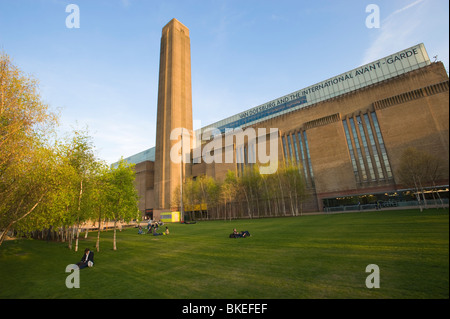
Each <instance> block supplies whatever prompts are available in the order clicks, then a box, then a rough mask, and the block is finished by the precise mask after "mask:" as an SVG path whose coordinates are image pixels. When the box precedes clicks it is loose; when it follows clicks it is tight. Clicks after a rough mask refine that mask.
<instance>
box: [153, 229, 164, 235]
mask: <svg viewBox="0 0 450 319" xmlns="http://www.w3.org/2000/svg"><path fill="white" fill-rule="evenodd" d="M162 234H163V233H157V232H156V229H155V228H153V236H161V235H162Z"/></svg>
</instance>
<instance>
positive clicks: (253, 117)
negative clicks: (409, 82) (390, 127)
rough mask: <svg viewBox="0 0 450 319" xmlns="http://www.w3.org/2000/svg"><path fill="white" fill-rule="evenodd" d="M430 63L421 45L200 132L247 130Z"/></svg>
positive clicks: (220, 122) (252, 109) (207, 127)
mask: <svg viewBox="0 0 450 319" xmlns="http://www.w3.org/2000/svg"><path fill="white" fill-rule="evenodd" d="M430 63H431V62H430V59H429V57H428V54H427V51H426V50H425V46H424V45H423V43H420V44H418V45H415V46H413V47H411V48H408V49H405V50H402V51H400V52H397V53H394V54H392V55H389V56H387V57H385V58H382V59H380V60H377V61H375V62H372V63H368V64H365V65H363V66H360V67H358V68H355V69H353V70H351V71H348V72H345V73H343V74H340V75H338V76H335V77H333V78H331V79H328V80H325V81H322V82H320V83H317V84H314V85H311V86H309V87H307V88H305V89H301V90H298V91H296V92H294V93H291V94H288V95H285V96H283V97H280V98H278V99H276V100H273V101H270V102H267V103H264V104H262V105H259V106H256V107H254V108H251V109H249V110H247V111H244V112H241V113H239V114H237V115H234V116H231V117H229V118H226V119H224V120H222V121H219V122H217V123H214V124H211V125H208V126H206V127H204V128H202V131H205V130H207V129H213V128H216V129H219V130H220V131H221V132H223V131H224V130H225V128H238V127H243V126H249V125H252V124H255V123H257V122H261V121H264V120H268V119H270V118H272V117H276V116H280V115H281V114H284V113H287V112H292V111H294V110H298V109H300V108H303V107H307V106H310V105H312V104H316V103H318V102H321V101H324V100H328V99H331V98H334V97H337V96H340V95H342V94H345V93H349V92H351V91H354V90H358V89H360V88H363V87H366V86H369V85H372V84H375V83H378V82H381V81H384V80H386V79H390V78H392V77H395V76H398V75H401V74H403V73H406V72H410V71H412V70H415V69H418V68H421V67H424V66H427V65H429V64H430Z"/></svg>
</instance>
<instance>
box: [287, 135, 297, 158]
mask: <svg viewBox="0 0 450 319" xmlns="http://www.w3.org/2000/svg"><path fill="white" fill-rule="evenodd" d="M287 141H288V145H289V153H290V154H291V159H290V160H291V162H292V163H294V162H295V161H294V152H293V151H292V141H291V135H290V134H289V135H287Z"/></svg>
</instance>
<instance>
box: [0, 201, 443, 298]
mask: <svg viewBox="0 0 450 319" xmlns="http://www.w3.org/2000/svg"><path fill="white" fill-rule="evenodd" d="M234 227H236V228H238V230H248V231H250V233H251V234H252V236H251V237H250V238H245V239H230V238H228V235H229V234H230V233H231V231H232V229H233V228H234ZM169 229H170V231H171V234H170V235H169V236H159V237H153V236H151V235H138V234H137V231H136V229H127V230H123V231H122V232H121V233H118V243H117V245H118V250H117V251H113V250H112V232H111V231H108V232H103V233H102V234H101V237H102V239H101V243H100V244H101V247H100V248H101V250H100V252H96V253H95V266H94V267H93V268H87V269H83V270H81V273H80V285H81V287H80V288H79V289H76V288H74V289H68V288H67V287H66V285H65V281H66V277H67V276H68V275H69V273H66V272H65V268H66V266H67V265H68V264H71V263H76V262H78V261H79V259H80V258H81V255H82V251H83V250H84V248H85V247H90V248H91V249H94V246H95V241H96V233H90V235H89V238H88V239H84V236H81V237H82V238H83V239H82V240H81V243H80V251H79V252H77V253H76V252H74V251H70V250H68V249H67V244H65V243H56V242H45V241H36V240H26V239H22V240H12V241H7V242H4V244H3V245H2V246H0V298H3V299H4V298H152V299H161V298H164V299H165V298H177V299H206V298H212V299H216V298H220V299H230V298H233V299H234V298H240V299H247V298H252V299H254V298H258V299H259V298H264V299H265V298H270V299H296V298H315V299H316V298H339V299H340V298H446V299H447V298H449V215H448V209H447V210H445V211H444V210H442V209H441V210H436V209H433V210H431V209H430V210H427V211H424V212H423V213H420V212H419V211H418V210H405V211H381V212H363V213H346V214H330V215H310V216H303V217H296V218H291V217H289V218H273V219H258V220H236V221H231V222H230V221H210V222H206V221H204V222H198V223H197V224H195V225H183V224H170V225H169ZM369 264H376V265H378V266H379V268H380V285H381V287H380V288H379V289H375V288H374V289H368V288H367V287H366V285H365V280H366V277H367V276H368V275H369V273H366V272H365V269H366V266H367V265H369Z"/></svg>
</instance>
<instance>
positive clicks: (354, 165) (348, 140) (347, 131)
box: [342, 120, 360, 183]
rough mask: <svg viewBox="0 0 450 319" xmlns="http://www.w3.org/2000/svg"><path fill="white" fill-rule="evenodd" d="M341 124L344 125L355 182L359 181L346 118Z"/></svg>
mask: <svg viewBox="0 0 450 319" xmlns="http://www.w3.org/2000/svg"><path fill="white" fill-rule="evenodd" d="M342 124H343V125H344V131H345V138H346V139H347V146H348V150H349V152H350V159H351V161H352V167H353V174H355V179H356V182H357V183H359V182H360V178H359V172H358V165H356V157H355V152H354V151H353V144H352V139H351V137H350V131H349V129H348V125H347V120H343V121H342Z"/></svg>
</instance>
